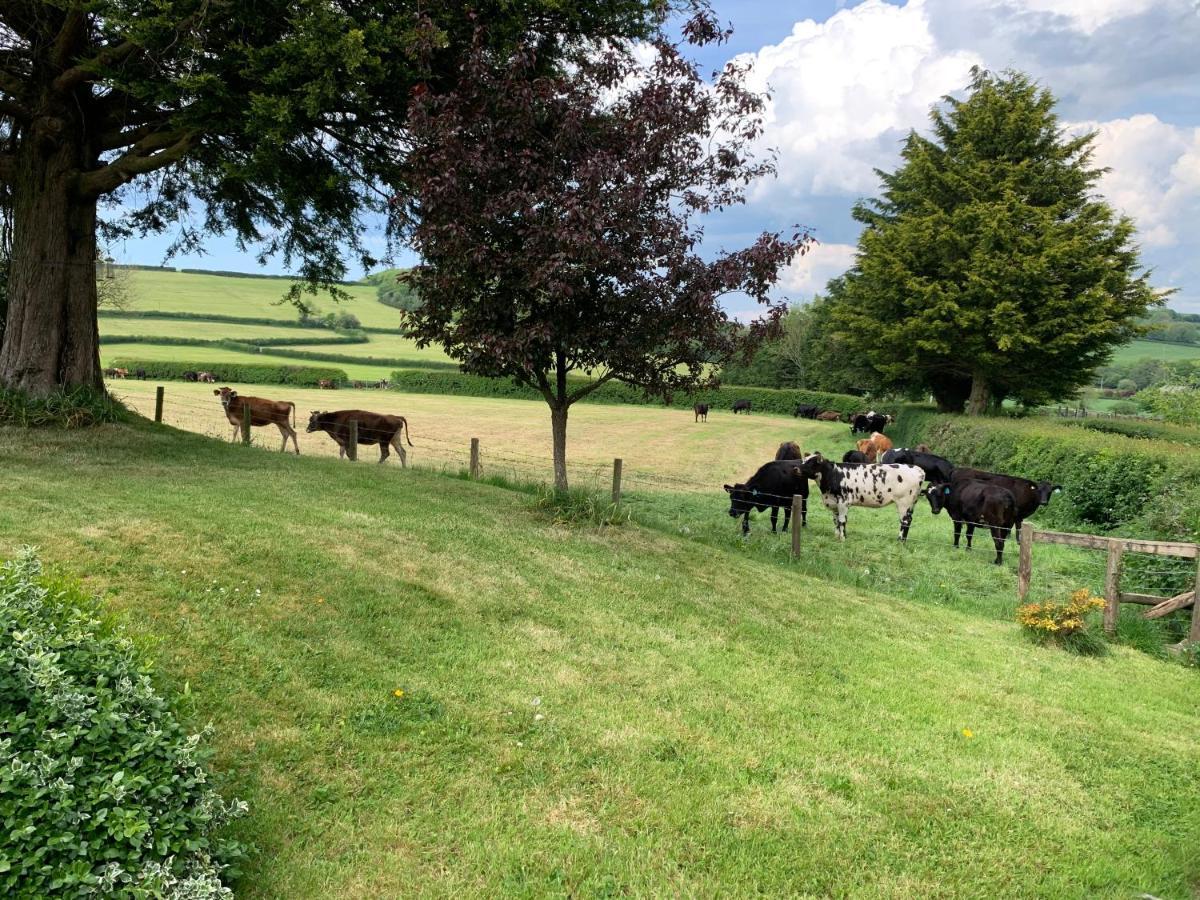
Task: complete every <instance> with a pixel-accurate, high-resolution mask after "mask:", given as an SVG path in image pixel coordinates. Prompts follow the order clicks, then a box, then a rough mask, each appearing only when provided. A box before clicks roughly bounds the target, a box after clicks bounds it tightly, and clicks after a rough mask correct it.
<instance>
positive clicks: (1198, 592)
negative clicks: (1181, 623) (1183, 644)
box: [1188, 558, 1200, 642]
mask: <svg viewBox="0 0 1200 900" xmlns="http://www.w3.org/2000/svg"><path fill="white" fill-rule="evenodd" d="M1192 589H1193V590H1194V591H1195V593H1194V594H1192V627H1191V628H1190V629H1188V641H1192V642H1194V641H1200V558H1198V559H1197V560H1196V580H1195V582H1194V586H1193V588H1192Z"/></svg>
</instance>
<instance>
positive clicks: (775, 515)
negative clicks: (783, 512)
mask: <svg viewBox="0 0 1200 900" xmlns="http://www.w3.org/2000/svg"><path fill="white" fill-rule="evenodd" d="M778 522H779V507H778V506H772V507H771V534H775V532H776V531H778V530H779V529H778V528H776V527H775V526H776V524H777V523H778Z"/></svg>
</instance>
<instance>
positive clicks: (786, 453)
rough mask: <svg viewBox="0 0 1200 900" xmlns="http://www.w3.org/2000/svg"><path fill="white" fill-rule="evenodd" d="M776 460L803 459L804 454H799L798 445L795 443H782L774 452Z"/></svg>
mask: <svg viewBox="0 0 1200 900" xmlns="http://www.w3.org/2000/svg"><path fill="white" fill-rule="evenodd" d="M775 458H776V459H804V454H803V453H801V452H800V445H799V444H797V443H796V442H795V441H784V442H783V443H782V444H780V445H779V449H778V450H776V451H775Z"/></svg>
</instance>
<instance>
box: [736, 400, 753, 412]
mask: <svg viewBox="0 0 1200 900" xmlns="http://www.w3.org/2000/svg"><path fill="white" fill-rule="evenodd" d="M740 412H744V413H746V414H749V412H750V401H749V400H734V401H733V414H734V415H737V414H738V413H740Z"/></svg>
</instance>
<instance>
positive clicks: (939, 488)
mask: <svg viewBox="0 0 1200 900" xmlns="http://www.w3.org/2000/svg"><path fill="white" fill-rule="evenodd" d="M950 491H951V487H950V485H948V484H935V485H934V486H933V487H931V488H930V489H929V490H927V491H926V492H925V496H926V497H928V498H929V508H930V509H931V510H933V514H934V515H935V516H936V515H937V514H938V513H940V512H941V511H942V507H943V506H944V505H945V504H946V498H947V497H949V496H950Z"/></svg>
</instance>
